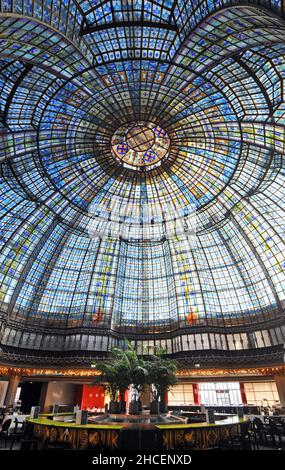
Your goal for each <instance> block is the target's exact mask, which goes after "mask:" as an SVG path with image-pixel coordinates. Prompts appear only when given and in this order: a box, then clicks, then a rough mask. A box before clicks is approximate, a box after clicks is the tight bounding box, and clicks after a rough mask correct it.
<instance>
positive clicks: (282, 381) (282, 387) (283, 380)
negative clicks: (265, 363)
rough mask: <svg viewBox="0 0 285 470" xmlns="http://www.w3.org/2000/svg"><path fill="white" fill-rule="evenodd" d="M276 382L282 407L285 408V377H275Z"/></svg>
mask: <svg viewBox="0 0 285 470" xmlns="http://www.w3.org/2000/svg"><path fill="white" fill-rule="evenodd" d="M274 380H275V383H276V387H277V391H278V395H279V401H280V403H281V406H285V375H275V376H274Z"/></svg>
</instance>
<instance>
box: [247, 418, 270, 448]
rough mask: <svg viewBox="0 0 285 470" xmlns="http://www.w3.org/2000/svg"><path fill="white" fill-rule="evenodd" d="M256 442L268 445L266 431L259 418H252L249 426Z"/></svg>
mask: <svg viewBox="0 0 285 470" xmlns="http://www.w3.org/2000/svg"><path fill="white" fill-rule="evenodd" d="M251 429H252V432H253V434H254V440H255V442H256V443H257V444H262V445H268V433H267V429H266V427H265V426H264V424H263V422H262V421H261V419H260V418H254V420H253V421H252V426H251Z"/></svg>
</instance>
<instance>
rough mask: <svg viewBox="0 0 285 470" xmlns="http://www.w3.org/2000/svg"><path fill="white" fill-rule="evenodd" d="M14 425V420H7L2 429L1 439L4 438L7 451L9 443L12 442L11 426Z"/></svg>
mask: <svg viewBox="0 0 285 470" xmlns="http://www.w3.org/2000/svg"><path fill="white" fill-rule="evenodd" d="M11 424H12V419H10V418H9V419H6V421H4V423H3V425H2V429H1V432H0V438H2V439H3V440H4V442H5V449H6V447H7V442H8V441H10V440H11V432H10V431H9V429H10V426H11Z"/></svg>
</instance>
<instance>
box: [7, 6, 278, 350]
mask: <svg viewBox="0 0 285 470" xmlns="http://www.w3.org/2000/svg"><path fill="white" fill-rule="evenodd" d="M0 11H1V14H0V118H1V124H0V130H1V135H0V138H1V146H0V161H1V196H0V213H1V222H0V235H1V246H0V259H1V261H0V264H1V270H0V284H1V288H0V325H1V332H0V344H1V348H2V350H3V351H14V352H15V351H16V352H17V351H18V352H19V353H22V352H23V351H25V352H27V351H30V352H32V353H33V354H41V353H43V351H52V352H54V351H60V353H61V354H63V355H64V354H65V353H66V354H68V353H70V352H74V351H76V353H77V354H83V353H84V352H86V351H87V352H88V353H90V354H91V353H94V352H100V351H103V352H104V351H107V350H109V349H110V348H111V347H112V346H114V345H115V344H118V343H119V344H120V341H123V339H124V338H126V337H128V338H129V339H130V340H131V341H133V342H134V343H135V344H136V345H137V346H138V348H139V350H142V351H143V350H144V349H145V347H146V346H152V345H154V344H156V345H159V346H161V347H163V348H166V349H167V350H168V352H169V353H177V354H180V353H181V354H182V353H183V354H188V355H189V356H191V355H193V354H196V353H199V354H200V353H201V354H202V353H203V354H208V353H215V354H216V353H217V354H218V353H221V354H222V353H223V351H228V352H230V353H234V352H235V353H239V352H240V351H244V352H245V353H246V352H247V351H248V350H249V349H256V350H260V351H264V350H265V348H273V349H274V348H278V347H279V346H281V345H282V344H283V343H284V338H285V324H284V305H285V282H284V281H285V276H284V267H285V241H284V240H285V236H284V231H285V212H284V204H285V203H284V201H285V185H284V176H285V175H284V174H285V170H284V145H285V137H284V125H285V107H284V74H285V67H284V64H285V42H284V32H285V31H284V30H285V23H284V20H283V19H282V18H283V15H284V11H283V10H282V2H281V1H279V0H271V1H265V0H264V1H261V2H257V1H256V2H254V1H252V2H251V3H250V4H249V5H245V4H243V5H239V4H236V2H231V1H230V0H223V1H222V0H220V1H215V2H214V1H209V0H203V1H202V0H201V1H200V0H198V1H194V0H187V1H186V0H155V1H141V0H132V1H129V0H113V1H111V0H103V1H100V2H99V1H98V2H97V1H91V0H85V1H82V0H77V1H75V0H70V1H69V2H64V1H63V0H54V1H53V2H48V1H46V0H43V1H42V2H38V1H22V0H2V2H1V10H0Z"/></svg>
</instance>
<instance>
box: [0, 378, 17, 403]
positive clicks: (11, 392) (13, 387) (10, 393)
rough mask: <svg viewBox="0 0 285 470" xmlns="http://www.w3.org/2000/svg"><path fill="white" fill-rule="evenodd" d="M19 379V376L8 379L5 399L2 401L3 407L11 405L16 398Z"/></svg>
mask: <svg viewBox="0 0 285 470" xmlns="http://www.w3.org/2000/svg"><path fill="white" fill-rule="evenodd" d="M20 379H21V377H20V376H19V375H14V376H12V377H11V378H10V380H9V385H8V389H7V393H6V397H5V400H4V405H5V406H9V405H13V403H14V401H15V398H16V393H17V388H18V386H19V383H20Z"/></svg>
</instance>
